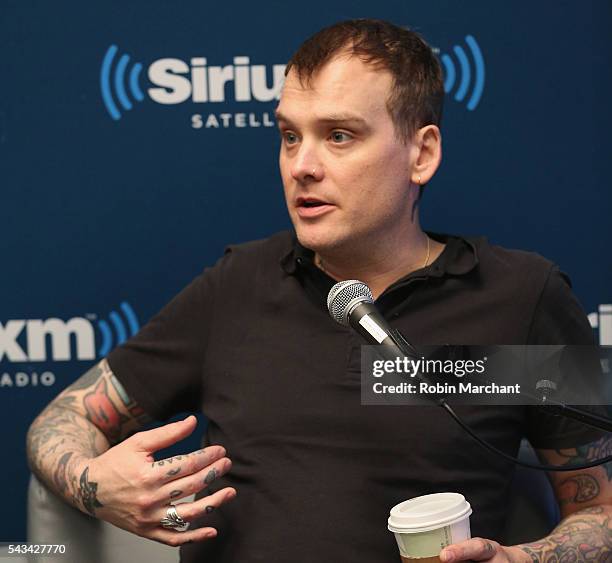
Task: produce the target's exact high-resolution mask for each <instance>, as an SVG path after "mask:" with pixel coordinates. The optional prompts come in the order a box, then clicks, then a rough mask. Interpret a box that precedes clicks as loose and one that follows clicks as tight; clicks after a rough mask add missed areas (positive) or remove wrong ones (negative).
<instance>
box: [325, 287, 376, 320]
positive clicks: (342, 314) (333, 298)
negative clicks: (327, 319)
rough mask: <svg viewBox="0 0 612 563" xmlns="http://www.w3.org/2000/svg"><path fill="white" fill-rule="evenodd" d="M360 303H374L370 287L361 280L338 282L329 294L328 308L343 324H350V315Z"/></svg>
mask: <svg viewBox="0 0 612 563" xmlns="http://www.w3.org/2000/svg"><path fill="white" fill-rule="evenodd" d="M359 303H374V297H373V295H372V292H371V291H370V288H369V287H368V286H367V285H366V284H365V283H363V282H362V281H359V280H345V281H341V282H338V283H337V284H336V285H334V286H333V287H332V288H331V289H330V290H329V293H328V294H327V310H328V311H329V314H330V315H331V317H332V319H334V320H335V321H336V322H337V323H340V324H341V325H343V326H350V325H349V315H350V313H351V311H352V310H353V309H354V308H355V306H357V305H358V304H359Z"/></svg>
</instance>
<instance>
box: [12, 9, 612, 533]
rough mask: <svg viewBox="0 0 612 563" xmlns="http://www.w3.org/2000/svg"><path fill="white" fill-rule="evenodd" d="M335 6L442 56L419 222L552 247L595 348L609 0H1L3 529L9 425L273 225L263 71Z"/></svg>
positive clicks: (17, 427) (18, 509)
mask: <svg viewBox="0 0 612 563" xmlns="http://www.w3.org/2000/svg"><path fill="white" fill-rule="evenodd" d="M353 17H379V18H385V19H389V20H391V21H393V22H395V23H397V24H400V25H406V26H410V27H412V28H413V29H416V30H418V31H420V32H421V33H422V34H423V35H424V36H425V38H426V39H427V40H428V41H429V42H430V44H431V45H432V46H433V47H434V48H435V49H436V50H437V52H438V54H439V56H440V58H441V60H442V62H443V64H444V68H445V77H446V89H447V100H446V109H445V117H444V124H443V128H442V129H443V138H444V162H443V165H442V167H441V170H440V171H439V172H438V174H437V176H436V177H435V179H434V181H433V182H431V184H430V185H429V187H428V189H427V193H426V196H425V199H424V202H423V215H424V217H423V224H424V226H425V227H426V228H427V229H429V230H434V231H442V232H459V233H463V234H486V235H488V236H489V238H490V239H491V240H492V241H494V242H496V243H500V244H503V245H506V246H510V247H515V248H524V249H529V250H535V251H537V252H540V253H541V254H543V255H545V256H547V257H549V258H551V259H553V260H555V261H556V262H558V263H559V264H560V265H561V267H562V269H564V270H565V271H566V272H568V273H569V274H570V275H571V277H572V280H573V282H574V288H575V291H576V293H577V295H578V296H579V298H580V299H581V301H582V303H583V305H584V307H585V310H586V311H587V313H591V315H590V320H591V322H592V324H593V325H594V327H596V328H595V330H596V331H598V332H597V333H598V335H599V338H600V340H601V341H602V343H605V344H612V305H607V304H610V303H612V261H611V258H610V256H611V252H610V243H611V236H610V235H611V227H610V216H611V212H612V194H611V193H610V186H609V182H608V181H607V179H606V176H605V174H606V172H607V170H606V168H607V165H608V159H609V155H610V154H611V152H612V141H611V138H610V134H609V131H610V130H611V126H612V123H611V112H610V111H609V103H610V100H611V99H612V75H611V73H610V69H611V68H612V48H611V39H610V31H609V26H610V22H612V5H611V4H610V3H609V2H607V1H606V0H599V1H595V0H593V1H591V2H584V3H578V2H558V1H554V2H553V1H552V0H548V1H540V2H537V3H532V2H526V1H523V2H517V1H511V0H506V1H497V2H485V1H480V2H476V1H474V2H469V3H465V2H462V3H458V2H452V1H441V0H435V1H430V2H415V1H409V0H403V1H401V2H399V1H398V2H392V1H386V0H383V1H379V2H376V3H373V2H360V1H355V0H351V1H338V2H334V3H330V2H324V1H321V0H311V1H310V2H308V3H307V4H306V3H302V4H299V3H298V4H296V3H288V2H267V3H250V2H222V3H214V4H213V3H208V2H197V1H195V0H191V1H184V2H180V3H170V2H164V1H161V0H149V1H147V2H139V3H134V2H132V3H122V2H104V3H98V4H92V3H82V2H68V1H66V2H62V3H43V2H32V1H26V0H18V1H17V0H11V1H7V0H5V1H4V2H3V3H2V6H1V7H0V76H2V88H1V89H0V186H1V191H0V197H1V200H0V201H1V210H2V227H3V228H2V237H1V238H0V246H1V249H2V262H1V266H0V267H1V271H2V276H1V279H2V294H1V296H0V323H1V324H0V328H1V331H0V403H1V406H2V408H1V409H0V424H1V426H2V428H3V433H2V434H3V436H2V437H3V441H2V445H3V452H4V455H3V463H2V480H1V481H2V484H1V490H2V498H3V501H4V502H5V506H10V507H11V510H12V512H11V514H10V516H8V513H6V512H5V514H6V516H2V517H0V518H2V521H1V522H0V530H1V537H0V541H3V540H4V541H17V540H24V539H25V534H26V532H25V494H26V484H27V480H28V477H29V472H28V469H27V465H26V461H25V451H24V450H25V448H24V439H25V433H26V430H27V427H28V425H29V423H30V422H31V420H32V419H33V417H34V416H35V415H36V414H37V412H38V411H39V410H40V409H41V408H42V407H43V405H44V404H46V403H47V402H48V401H49V400H50V399H51V398H52V397H53V396H55V395H56V394H57V393H58V392H59V391H60V390H61V389H62V388H63V387H65V386H66V385H67V384H69V383H70V382H71V381H73V380H74V379H76V378H77V377H78V376H79V375H80V374H82V373H83V372H84V371H85V370H86V369H87V368H88V367H89V366H90V365H92V364H93V363H94V362H95V361H97V360H98V359H99V358H100V357H101V356H103V355H104V354H105V353H106V351H107V350H108V349H110V348H111V347H112V346H115V345H116V344H117V343H118V342H120V341H122V340H123V339H125V338H126V337H128V336H129V335H130V334H131V333H133V332H134V331H135V330H137V327H138V325H141V324H142V323H144V322H145V321H146V320H147V319H148V318H150V316H151V315H152V314H154V313H155V312H156V311H157V310H158V309H159V308H160V307H161V306H162V305H163V304H164V303H165V302H167V301H168V300H169V299H170V298H171V297H172V296H173V295H174V294H175V293H176V292H177V291H178V290H179V289H180V288H181V287H182V286H184V285H185V284H186V283H187V282H188V281H189V280H190V279H191V278H192V277H193V276H194V275H196V274H197V273H198V272H199V271H200V270H201V269H202V268H203V267H204V266H205V265H208V264H211V263H212V262H213V261H214V260H215V259H216V258H217V257H218V256H219V255H220V253H221V252H222V249H223V247H224V246H225V245H226V244H228V243H233V242H240V241H245V240H249V239H252V238H258V237H263V236H266V235H268V234H270V233H273V232H275V231H277V230H279V229H282V228H286V227H288V226H289V221H288V218H287V214H286V211H285V206H284V201H283V198H282V188H281V183H280V179H279V176H278V170H277V151H278V146H279V139H278V134H277V132H276V130H275V128H274V126H273V125H274V123H273V117H272V115H273V109H274V107H275V103H276V100H275V99H274V98H275V96H276V94H277V92H278V88H279V87H280V82H279V80H278V77H279V76H280V73H281V71H282V65H284V64H285V63H286V61H287V60H288V58H289V57H290V55H291V53H292V52H293V51H294V50H295V49H296V47H297V46H298V45H299V43H300V42H301V41H302V40H303V39H305V38H306V37H307V36H309V35H310V34H312V33H314V32H315V31H316V30H318V29H319V28H320V27H322V26H323V25H325V24H328V23H332V22H335V21H338V20H340V19H346V18H353ZM224 77H225V82H224ZM606 305H607V306H606ZM53 319H55V320H53Z"/></svg>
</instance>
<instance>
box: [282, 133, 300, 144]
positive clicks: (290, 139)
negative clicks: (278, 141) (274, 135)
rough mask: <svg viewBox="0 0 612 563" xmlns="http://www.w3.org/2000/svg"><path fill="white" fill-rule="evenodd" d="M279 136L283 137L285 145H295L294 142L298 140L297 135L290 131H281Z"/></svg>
mask: <svg viewBox="0 0 612 563" xmlns="http://www.w3.org/2000/svg"><path fill="white" fill-rule="evenodd" d="M281 137H282V138H283V141H285V144H287V145H295V143H297V142H298V136H297V135H296V134H295V133H293V132H292V131H282V132H281Z"/></svg>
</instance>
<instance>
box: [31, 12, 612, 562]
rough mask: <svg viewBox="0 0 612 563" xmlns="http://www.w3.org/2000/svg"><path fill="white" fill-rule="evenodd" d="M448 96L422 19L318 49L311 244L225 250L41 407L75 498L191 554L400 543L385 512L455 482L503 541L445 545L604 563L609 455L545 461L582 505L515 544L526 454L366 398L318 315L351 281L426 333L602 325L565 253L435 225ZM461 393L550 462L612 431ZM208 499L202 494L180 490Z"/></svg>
mask: <svg viewBox="0 0 612 563" xmlns="http://www.w3.org/2000/svg"><path fill="white" fill-rule="evenodd" d="M442 98H443V87H442V79H441V71H440V66H439V64H438V62H437V60H436V58H435V57H434V55H433V54H432V52H431V50H430V48H429V47H428V46H427V45H426V44H425V43H424V42H423V41H422V40H421V39H420V38H419V37H418V36H417V35H416V34H414V33H413V32H410V31H407V30H404V29H401V28H398V27H395V26H393V25H391V24H388V23H386V22H381V21H376V20H357V21H349V22H343V23H340V24H336V25H334V26H331V27H330V28H327V29H324V30H322V31H321V32H319V33H318V34H316V35H315V36H314V37H312V38H311V39H310V40H308V41H307V42H306V43H304V44H303V45H302V46H301V47H300V49H299V50H298V52H297V53H296V54H295V55H294V57H293V58H292V60H291V61H290V63H289V65H288V69H287V79H286V82H285V85H284V88H283V92H282V96H281V100H280V103H279V106H278V109H277V119H278V124H279V129H280V133H281V149H280V169H281V176H282V181H283V186H284V189H285V197H286V201H287V207H288V210H289V214H290V216H291V219H292V222H293V225H294V227H295V233H296V235H297V240H295V239H294V238H293V237H292V236H291V235H290V234H288V233H280V234H277V235H274V236H273V237H271V238H270V239H267V240H264V241H256V242H252V243H248V244H245V245H241V246H237V247H232V248H230V249H229V250H228V252H227V253H226V255H225V256H224V257H223V258H222V259H221V260H220V261H219V262H218V263H217V264H216V265H215V266H214V267H213V268H211V269H208V270H206V271H205V272H204V273H203V274H202V275H201V276H199V277H198V278H196V280H194V281H193V282H192V283H191V284H190V285H189V286H188V287H187V288H186V289H185V290H183V292H181V293H180V294H179V295H178V296H177V297H176V298H175V299H174V300H173V301H172V302H171V303H170V304H169V305H168V306H167V307H165V308H164V309H163V310H162V312H161V313H160V314H159V315H158V316H157V317H155V318H154V319H153V320H152V321H151V322H150V323H149V324H148V325H147V326H146V327H144V328H143V330H142V331H141V332H140V333H139V335H137V336H136V337H135V338H134V339H132V340H131V341H130V342H129V343H127V344H126V345H124V346H122V347H120V348H118V349H117V350H115V351H113V352H112V353H111V354H110V356H109V357H108V359H107V360H103V361H102V362H101V363H100V364H99V365H98V366H96V367H95V368H94V369H93V370H91V371H90V372H88V373H87V374H85V375H84V376H83V377H82V378H81V379H79V380H78V381H77V382H75V383H74V384H73V385H71V386H69V387H68V388H67V389H66V390H65V391H64V392H63V393H62V394H60V395H59V397H58V398H57V399H55V400H54V401H53V403H51V405H49V406H48V407H47V409H46V410H45V411H43V413H42V414H41V415H40V416H39V417H38V418H37V419H36V420H35V421H34V423H33V424H32V427H31V429H30V432H29V436H28V445H29V458H30V462H31V466H32V469H33V470H34V471H35V472H36V473H37V474H38V475H39V476H40V477H41V478H42V479H43V480H44V481H45V482H46V483H47V484H48V485H49V486H51V487H52V488H53V489H54V490H55V491H56V492H58V493H59V494H61V495H62V496H63V497H64V498H66V499H67V500H68V501H69V502H71V503H72V504H74V505H75V506H76V507H78V508H79V509H80V510H82V511H84V512H87V513H89V514H92V515H94V516H97V517H99V518H103V519H105V520H107V521H109V522H111V523H113V524H116V525H117V526H120V527H122V528H124V529H126V530H129V531H132V532H134V533H137V534H139V535H142V536H145V537H148V538H151V539H154V540H157V541H161V542H163V543H166V544H169V545H175V546H176V545H182V546H183V548H182V551H181V555H182V559H183V560H185V561H215V562H224V561H233V562H234V561H240V562H241V563H248V562H255V561H273V562H281V561H295V562H302V561H303V562H307V561H308V562H311V561H351V562H352V563H357V562H360V561H363V562H366V561H367V562H372V561H393V560H397V551H396V547H395V544H394V541H393V538H392V535H391V534H390V533H389V532H388V531H387V530H386V517H387V515H388V511H389V509H390V508H391V506H393V505H394V504H396V503H397V502H400V501H401V500H405V499H406V498H410V497H413V496H418V495H422V494H427V493H431V492H437V491H458V492H462V493H463V494H464V495H465V496H466V497H467V499H468V500H469V501H470V503H471V504H472V507H473V509H474V513H473V515H472V531H473V533H474V534H475V535H480V536H483V537H484V538H486V539H472V540H469V541H466V542H463V543H461V544H458V545H455V546H451V547H449V548H446V549H444V550H443V551H442V553H441V559H442V560H443V561H462V560H463V561H466V560H490V561H494V562H497V561H549V560H555V561H557V560H564V559H567V558H568V557H573V559H567V560H572V561H576V560H581V559H587V558H588V559H590V560H597V561H604V560H610V558H611V551H610V549H611V544H610V515H611V514H612V507H611V506H610V505H611V501H612V486H611V485H610V477H609V472H610V470H609V468H608V470H607V472H606V468H604V467H596V468H594V469H591V470H589V471H578V472H571V473H564V474H552V475H551V479H552V482H553V485H554V487H555V490H556V494H557V497H558V499H559V501H560V503H561V508H562V511H563V516H565V517H566V518H565V520H563V522H562V523H561V524H560V525H559V527H558V528H557V529H556V530H554V531H553V532H552V533H551V535H550V536H548V537H546V538H544V539H542V540H541V541H538V542H536V543H533V544H528V545H522V546H513V547H506V546H501V545H500V544H499V543H497V541H496V538H500V534H501V529H502V526H503V521H504V516H505V515H504V504H505V501H506V500H507V493H508V487H507V485H508V482H509V480H510V478H511V475H512V467H511V466H509V465H508V464H507V463H505V462H503V461H500V460H499V459H498V458H495V457H492V456H491V455H490V454H488V453H487V452H485V451H484V450H481V449H480V448H478V447H477V446H475V445H474V444H473V442H472V441H471V439H470V438H469V437H466V436H465V434H464V433H463V431H462V430H461V429H460V428H459V427H457V426H456V425H455V423H454V422H453V421H452V420H450V418H449V417H445V415H444V414H443V413H442V412H441V410H440V409H436V408H435V407H414V406H413V407H400V408H398V407H394V408H391V407H373V406H368V407H366V406H361V405H360V404H359V403H360V377H359V370H360V362H359V351H360V344H361V341H360V340H359V338H358V337H357V336H356V335H355V334H353V333H352V332H351V331H349V330H347V329H345V328H343V327H341V326H339V325H337V324H335V323H334V322H333V321H332V320H331V319H330V318H329V316H328V315H327V313H326V310H325V303H324V301H325V296H326V293H327V291H328V290H329V288H330V287H331V285H332V284H333V283H334V282H335V281H336V280H342V279H351V278H356V279H361V280H363V281H364V282H366V283H367V284H368V285H369V286H370V288H371V289H372V291H373V294H374V296H375V297H376V298H377V304H378V306H379V308H380V309H381V311H382V312H383V313H384V314H385V316H386V317H387V318H388V319H389V320H390V322H391V323H392V325H393V326H394V327H396V328H399V329H400V330H401V331H402V333H403V334H404V335H405V336H406V337H407V338H408V339H409V340H411V341H412V342H415V343H421V344H436V343H458V344H507V343H521V344H522V343H533V344H553V343H563V342H567V343H574V344H581V343H588V342H590V338H591V331H590V327H589V325H588V323H587V322H586V319H585V317H584V314H583V313H582V312H581V311H580V308H579V306H578V304H577V302H576V300H575V298H574V297H573V296H572V294H571V292H570V291H569V287H568V284H567V283H566V280H565V278H564V277H563V276H562V275H561V274H560V273H559V271H558V270H557V269H556V267H555V266H554V265H552V264H551V263H549V262H548V261H546V260H544V259H542V258H540V257H538V256H535V255H531V254H528V253H521V252H516V251H507V250H504V249H500V248H497V247H492V246H490V245H488V244H487V243H486V241H485V240H482V239H480V240H476V241H468V240H466V239H462V238H460V237H451V236H446V235H433V234H431V233H427V234H426V233H425V232H423V230H422V229H421V227H420V224H419V213H418V211H419V202H420V196H421V190H422V186H423V185H425V184H426V183H427V182H428V181H429V180H430V179H431V178H432V176H433V175H434V173H435V172H436V169H437V168H438V165H439V163H440V159H441V137H440V130H439V123H440V115H441V107H442ZM198 409H202V410H203V412H204V413H205V414H206V416H207V417H208V418H209V421H210V422H209V426H208V430H207V436H206V444H207V445H208V447H205V448H204V449H202V450H199V451H197V452H193V453H191V454H188V455H186V456H176V457H174V458H170V459H165V460H158V461H155V459H154V457H153V454H154V453H155V452H156V451H158V450H160V449H161V448H164V447H166V446H169V445H171V444H174V443H176V442H178V441H179V440H181V439H182V438H184V437H186V436H187V435H189V434H190V433H191V432H192V431H193V430H194V426H195V419H194V418H193V417H188V418H187V419H185V420H183V421H181V422H176V423H173V424H168V425H165V426H162V427H160V428H157V429H154V430H149V431H146V432H138V433H136V434H133V435H131V434H132V433H133V432H136V431H138V430H139V429H140V428H141V427H142V425H143V424H144V423H145V422H146V421H147V420H149V419H150V418H156V419H158V420H164V419H165V418H167V417H169V416H170V415H172V414H175V413H177V412H184V411H189V410H193V411H195V410H198ZM458 410H460V412H461V414H462V416H463V417H464V418H465V420H466V421H468V423H469V424H470V425H471V426H472V427H473V428H475V430H476V431H477V432H478V433H479V434H481V435H482V436H483V437H485V438H486V439H488V440H489V441H491V442H493V443H495V444H496V445H497V447H499V448H501V449H504V450H506V451H507V452H510V453H516V451H517V447H518V444H519V441H520V439H521V437H522V436H523V435H524V434H526V435H527V436H528V437H529V438H530V439H531V441H532V443H534V444H535V446H536V447H537V448H538V450H539V453H540V455H541V457H542V458H544V459H545V460H547V461H548V462H550V463H557V464H564V463H567V462H570V461H574V460H578V459H581V458H583V457H584V458H587V459H594V458H598V457H601V455H602V454H603V451H604V450H605V448H608V449H609V447H610V442H609V441H607V442H606V441H604V440H603V439H601V440H599V441H594V442H591V443H590V444H589V440H592V439H593V434H592V433H591V432H590V431H588V430H585V429H584V428H583V427H580V426H578V425H574V424H569V423H564V422H560V421H559V420H557V419H553V418H549V417H546V416H545V415H543V414H540V413H538V412H531V410H530V409H526V408H524V407H505V408H500V407H463V408H462V409H458ZM130 435H131V436H130ZM127 436H130V437H129V438H127V439H126V437H127ZM217 444H220V445H217ZM585 444H587V445H585ZM225 448H227V450H228V451H230V452H231V455H232V461H230V460H229V459H228V458H227V457H226V453H227V452H226V449H225ZM230 469H231V471H230ZM211 486H212V487H211ZM191 493H199V494H198V497H199V498H198V500H196V501H195V502H193V503H189V504H181V505H180V507H179V508H178V509H172V508H171V507H170V508H169V506H170V504H171V502H172V501H173V499H175V498H180V497H183V496H186V495H188V494H191ZM234 498H235V500H233V499H234ZM229 501H232V502H229ZM185 522H186V523H191V528H190V529H189V530H188V531H183V530H184V527H185V526H183V523H185ZM217 535H218V537H217V538H216V539H214V540H212V541H205V540H211V539H212V538H214V537H215V536H217ZM188 544H189V545H188Z"/></svg>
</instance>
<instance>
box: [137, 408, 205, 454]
mask: <svg viewBox="0 0 612 563" xmlns="http://www.w3.org/2000/svg"><path fill="white" fill-rule="evenodd" d="M196 424H197V419H196V417H195V416H193V415H190V416H188V417H187V418H186V419H185V420H179V421H178V422H171V423H170V424H164V425H163V426H160V427H159V428H153V430H146V431H145V432H138V433H137V434H134V436H132V440H133V441H134V443H135V444H136V447H137V448H138V449H139V450H140V451H143V452H146V453H153V452H156V451H157V450H161V449H163V448H167V447H168V446H171V445H173V444H176V443H177V442H180V441H181V440H183V439H184V438H187V436H189V435H190V434H191V433H192V432H193V431H194V430H195V427H196Z"/></svg>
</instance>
